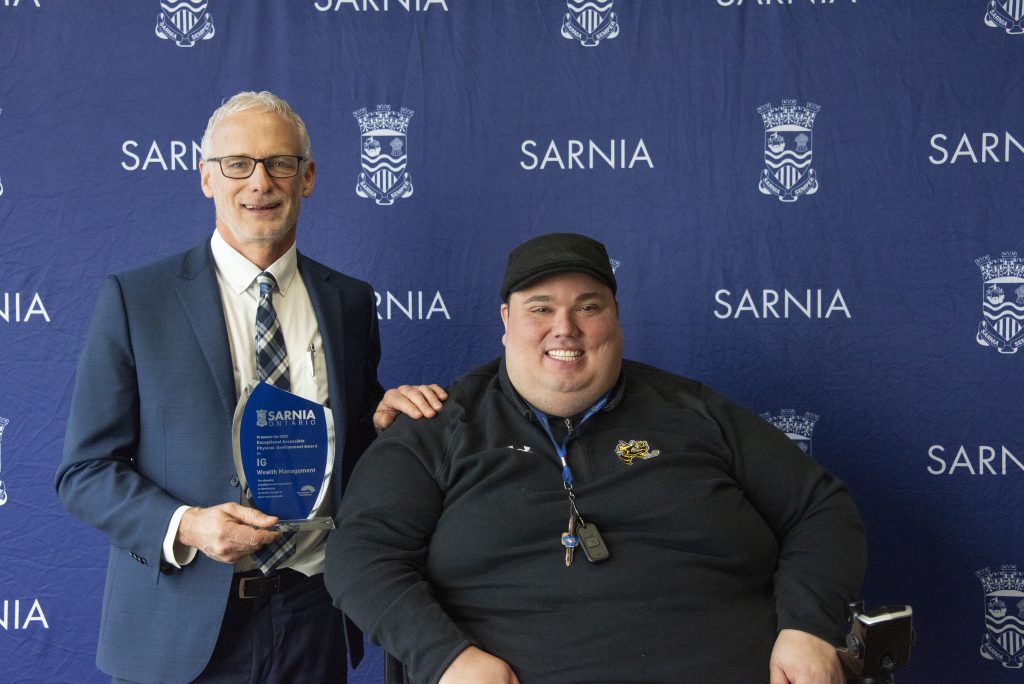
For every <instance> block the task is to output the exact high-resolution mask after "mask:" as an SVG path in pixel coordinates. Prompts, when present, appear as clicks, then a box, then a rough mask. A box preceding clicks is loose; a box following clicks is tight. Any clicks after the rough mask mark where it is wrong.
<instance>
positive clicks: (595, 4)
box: [562, 0, 619, 47]
mask: <svg viewBox="0 0 1024 684" xmlns="http://www.w3.org/2000/svg"><path fill="white" fill-rule="evenodd" d="M565 4H566V5H567V6H568V9H569V11H568V12H566V13H565V18H564V19H563V20H562V36H563V37H565V38H568V39H569V40H578V41H580V45H583V46H585V47H595V46H596V45H597V44H598V43H600V42H601V41H602V40H604V39H606V38H607V39H608V40H611V39H612V38H615V37H616V36H617V35H619V18H618V17H617V16H615V12H613V11H612V7H613V6H614V5H615V0H566V3H565Z"/></svg>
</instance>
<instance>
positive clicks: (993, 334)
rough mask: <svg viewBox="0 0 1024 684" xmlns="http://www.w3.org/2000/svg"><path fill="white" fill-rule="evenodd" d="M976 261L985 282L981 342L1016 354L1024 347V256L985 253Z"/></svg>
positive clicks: (979, 335)
mask: <svg viewBox="0 0 1024 684" xmlns="http://www.w3.org/2000/svg"><path fill="white" fill-rule="evenodd" d="M975 263H976V264H978V268H980V269H981V277H982V280H983V281H984V284H983V290H982V305H981V306H982V314H983V318H982V321H981V324H980V325H979V326H978V335H977V340H978V344H980V345H981V346H983V347H995V348H996V349H998V350H999V351H1000V352H1001V353H1003V354H1015V353H1017V350H1019V349H1020V348H1021V347H1024V258H1020V257H1018V256H1017V253H1016V252H1003V256H1002V258H999V259H991V258H989V257H988V256H984V257H982V258H980V259H976V260H975Z"/></svg>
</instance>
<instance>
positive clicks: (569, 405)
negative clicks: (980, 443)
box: [326, 234, 865, 684]
mask: <svg viewBox="0 0 1024 684" xmlns="http://www.w3.org/2000/svg"><path fill="white" fill-rule="evenodd" d="M615 289H616V283H615V276H614V274H613V272H612V269H611V267H610V265H609V261H608V255H607V253H606V252H605V249H604V246H603V245H601V244H600V243H599V242H596V241H594V240H592V239H590V238H588V237H585V236H582V235H572V234H552V235H544V236H541V237H538V238H535V239H533V240H530V241H529V242H526V243H525V244H523V245H520V246H519V247H518V248H516V249H515V250H513V252H512V253H511V254H510V255H509V260H508V268H507V271H506V273H505V279H504V282H503V283H502V291H501V294H502V298H503V300H504V303H503V304H502V305H501V317H502V321H503V322H504V324H505V334H504V336H503V337H502V341H503V343H504V345H505V354H504V356H503V357H502V358H500V359H497V360H495V361H492V362H491V363H489V364H487V365H485V366H482V367H481V368H478V369H476V370H474V371H472V372H470V373H469V374H467V375H465V376H464V377H462V378H461V379H460V380H458V381H457V382H456V383H455V384H454V385H453V386H452V387H450V388H449V389H448V394H449V400H448V402H447V403H446V404H445V406H444V409H443V410H442V411H441V412H440V414H439V415H438V417H436V418H434V419H432V420H421V421H418V422H414V421H411V420H408V419H402V418H400V419H399V420H398V421H397V422H396V424H395V426H394V427H392V428H391V429H390V430H389V431H387V432H386V433H385V434H384V435H383V436H382V437H381V438H380V439H378V440H377V442H375V443H374V445H373V446H372V447H371V448H370V449H369V451H367V453H366V454H365V456H364V457H363V459H362V461H361V462H360V463H359V465H358V467H357V468H356V472H355V473H354V475H353V479H352V482H351V484H350V486H349V489H348V490H347V492H346V497H345V500H344V502H343V505H342V508H341V510H340V512H339V515H338V529H337V530H336V531H335V532H334V533H332V535H331V537H330V539H329V541H328V548H327V572H326V583H327V586H328V589H329V591H330V592H331V594H332V596H333V597H334V601H335V605H337V606H338V607H339V608H341V609H342V610H343V611H344V612H345V613H346V614H348V615H350V616H351V617H352V619H353V620H355V621H356V623H357V624H359V625H360V626H361V627H362V628H363V630H364V631H365V632H366V633H367V634H369V635H370V636H371V638H372V639H373V640H374V641H375V642H376V643H379V644H381V645H382V646H383V647H384V648H385V649H386V650H387V651H388V652H389V653H390V654H392V655H394V656H395V657H397V658H398V659H399V660H401V661H402V662H403V663H404V665H405V667H406V669H407V670H408V672H409V674H410V676H411V679H412V681H414V682H441V683H442V684H451V683H455V682H472V683H474V684H476V683H479V682H519V681H523V682H530V683H534V682H560V683H561V682H581V683H590V682H642V683H644V684H652V683H655V682H665V683H672V684H678V683H680V682H715V683H716V684H717V683H719V682H725V683H733V682H735V683H737V684H746V683H748V682H758V681H760V682H764V681H766V680H767V681H770V682H771V684H839V682H841V681H843V678H842V669H841V667H840V665H839V662H838V659H837V657H836V653H835V646H834V645H835V644H840V643H841V642H842V638H843V633H844V625H845V615H846V605H847V603H848V602H849V601H852V600H854V599H855V598H856V597H857V593H858V589H859V585H860V581H861V579H862V576H863V572H864V565H865V548H864V547H865V544H864V534H863V529H862V527H861V525H860V522H859V520H858V517H857V512H856V508H855V506H854V504H853V502H852V500H851V499H850V497H849V495H848V494H847V493H846V490H845V489H844V487H843V486H842V484H841V483H839V482H838V481H837V480H835V479H834V478H832V477H831V476H830V475H829V474H828V473H826V472H825V471H824V470H822V469H821V468H820V467H818V466H817V465H816V464H815V463H814V462H813V461H811V459H810V458H808V457H807V456H806V455H805V454H804V453H803V452H802V451H801V450H800V449H799V448H797V447H796V446H795V445H794V444H793V443H792V442H791V441H790V440H789V439H788V438H787V437H786V436H785V435H784V434H782V433H781V432H779V431H778V430H776V429H775V428H774V427H772V426H771V425H770V424H768V423H766V422H764V421H762V420H761V419H760V418H758V417H757V416H755V415H754V414H752V413H750V412H748V411H746V410H745V409H743V408H741V407H740V406H738V405H736V404H735V403H733V402H731V401H729V400H728V399H726V398H725V397H722V396H721V395H719V394H717V393H715V392H714V391H712V390H711V389H709V388H707V387H705V386H703V385H701V384H699V383H697V382H695V381H692V380H688V379H686V378H681V377H679V376H676V375H672V374H670V373H667V372H665V371H661V370H658V369H655V368H652V367H650V366H645V365H643V364H640V363H636V362H633V361H624V360H623V358H622V348H623V341H622V330H621V328H620V326H619V320H618V303H617V301H616V299H615Z"/></svg>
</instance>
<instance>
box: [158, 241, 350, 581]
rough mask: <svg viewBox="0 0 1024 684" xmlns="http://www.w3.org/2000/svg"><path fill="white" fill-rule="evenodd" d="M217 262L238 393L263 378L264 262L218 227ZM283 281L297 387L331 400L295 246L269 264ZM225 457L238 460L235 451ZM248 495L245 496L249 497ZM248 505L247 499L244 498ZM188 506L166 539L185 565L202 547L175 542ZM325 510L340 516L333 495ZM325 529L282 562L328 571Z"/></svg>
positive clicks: (308, 535) (250, 562)
mask: <svg viewBox="0 0 1024 684" xmlns="http://www.w3.org/2000/svg"><path fill="white" fill-rule="evenodd" d="M210 247H211V248H212V250H213V261H214V264H215V266H216V270H217V282H218V284H219V285H220V297H221V304H222V305H223V309H224V322H225V323H226V325H227V333H228V344H229V346H230V347H231V362H232V367H233V370H234V376H235V392H236V393H237V396H239V397H242V396H244V395H245V390H246V388H247V387H248V386H250V385H255V384H256V382H257V368H256V308H257V306H258V304H259V285H258V284H257V283H256V276H258V275H259V274H260V273H262V272H263V270H262V269H260V267H259V266H256V265H255V264H253V263H252V262H251V261H249V260H248V259H246V258H245V257H244V256H242V255H241V254H240V253H238V252H236V251H235V250H234V249H233V248H232V247H231V246H230V245H228V243H226V242H225V241H224V238H222V237H221V235H220V233H219V232H217V231H214V233H213V237H212V238H211V240H210ZM266 270H267V271H269V272H270V273H271V274H272V275H273V276H274V279H275V280H277V288H278V289H277V291H275V292H274V294H273V302H274V311H275V312H276V313H277V320H278V322H279V323H280V325H281V332H282V333H283V334H284V345H285V349H286V350H287V352H288V379H289V380H290V381H291V390H290V391H291V392H292V393H293V394H297V395H299V396H300V397H303V398H304V399H309V400H310V401H315V402H317V403H318V404H321V405H326V404H327V366H326V362H325V360H324V354H323V346H322V345H323V343H322V340H321V338H320V329H319V327H318V326H317V322H316V315H315V314H314V312H313V305H312V304H311V303H310V301H309V293H308V292H307V291H306V284H305V283H304V282H302V278H301V277H300V276H299V271H298V257H297V253H296V250H295V245H292V247H291V249H289V250H288V251H287V252H285V254H284V255H283V256H282V257H281V258H280V259H278V260H277V261H275V262H274V263H273V264H271V265H270V267H269V268H267V269H266ZM224 458H226V459H229V460H232V463H233V456H232V454H225V455H224ZM243 499H244V497H243ZM242 503H243V504H244V505H248V502H247V501H244V500H242ZM187 509H188V506H182V507H181V508H179V509H178V510H177V511H175V513H174V517H172V518H171V522H170V525H169V526H168V530H167V536H166V537H165V539H164V560H166V561H167V562H168V563H170V564H171V565H174V566H176V567H181V566H182V565H186V564H188V563H190V562H192V560H193V559H194V558H195V554H196V549H194V548H191V547H182V546H181V545H180V544H177V545H176V544H175V538H176V537H177V531H178V525H179V524H180V522H181V516H182V515H183V514H184V512H185V511H186V510H187ZM319 514H320V515H330V516H333V515H334V510H333V506H332V504H331V494H330V491H328V492H327V493H326V495H325V497H324V508H322V509H321V510H320V513H319ZM324 537H325V534H324V533H313V532H303V533H299V534H297V535H296V537H295V542H296V549H295V555H294V556H292V557H291V558H290V559H288V560H287V561H285V562H284V563H282V564H281V566H280V567H285V568H292V569H294V570H298V571H300V572H302V573H304V574H306V575H314V574H317V573H320V572H323V569H324V546H323V541H324ZM256 567H257V563H256V562H255V560H254V559H252V558H246V559H243V560H241V561H239V562H238V563H236V564H235V570H236V572H244V571H246V570H252V569H254V568H256Z"/></svg>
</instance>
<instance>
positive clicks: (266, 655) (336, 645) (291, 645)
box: [195, 570, 347, 684]
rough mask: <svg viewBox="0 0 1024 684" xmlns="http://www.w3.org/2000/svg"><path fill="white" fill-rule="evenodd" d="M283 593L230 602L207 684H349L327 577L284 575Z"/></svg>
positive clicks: (342, 635) (203, 678)
mask: <svg viewBox="0 0 1024 684" xmlns="http://www.w3.org/2000/svg"><path fill="white" fill-rule="evenodd" d="M280 574H281V575H282V578H283V579H284V581H283V582H282V589H281V591H279V592H277V593H275V594H271V595H269V596H265V597H261V598H254V599H240V598H238V596H237V593H235V592H233V594H234V595H233V596H231V597H230V598H229V599H228V605H227V609H226V611H225V613H224V623H223V625H222V626H221V629H220V636H219V637H218V639H217V645H216V647H214V649H213V655H212V656H211V657H210V662H209V664H208V665H207V666H206V669H204V670H203V672H202V673H201V674H200V675H199V677H198V678H197V679H196V680H195V681H196V682H200V683H202V684H229V683H230V684H235V683H239V684H241V683H243V682H249V683H250V684H264V683H266V684H278V683H280V684H285V683H288V684H292V683H295V682H303V683H304V684H305V683H307V682H308V683H310V684H317V683H321V682H322V683H323V684H328V683H330V684H344V683H345V678H346V673H347V667H346V659H345V632H344V624H343V618H342V615H341V613H340V612H339V611H337V610H335V608H334V607H333V606H332V605H331V597H330V595H328V593H327V590H326V589H325V588H324V577H323V575H322V574H321V575H313V576H312V577H303V576H302V575H301V573H297V572H295V571H294V570H282V571H280Z"/></svg>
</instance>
